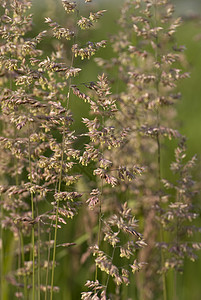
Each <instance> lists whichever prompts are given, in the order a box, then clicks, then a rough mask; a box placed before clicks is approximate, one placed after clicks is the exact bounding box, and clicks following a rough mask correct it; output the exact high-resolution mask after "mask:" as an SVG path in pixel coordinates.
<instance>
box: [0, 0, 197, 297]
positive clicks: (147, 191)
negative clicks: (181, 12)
mask: <svg viewBox="0 0 201 300" xmlns="http://www.w3.org/2000/svg"><path fill="white" fill-rule="evenodd" d="M90 2H92V3H90ZM0 4H1V27H0V34H1V56H0V61H1V138H0V142H1V143H0V145H1V202H0V203H1V215H0V217H1V237H0V238H1V247H0V250H1V273H0V276H1V298H2V299H5V300H6V299H10V298H11V297H14V295H15V297H16V298H21V299H38V300H39V299H55V298H56V297H60V295H64V299H67V298H69V299H70V297H71V296H70V293H69V291H68V290H67V289H66V290H65V292H62V291H59V290H60V289H65V285H61V286H60V281H61V278H59V273H60V271H61V270H62V268H63V267H64V266H63V265H62V263H61V261H62V260H61V259H62V257H64V258H66V257H67V256H69V257H70V259H69V260H68V261H67V259H66V261H67V264H66V266H65V271H62V272H63V273H62V274H66V278H62V280H63V281H67V280H69V281H70V280H71V278H72V276H73V275H74V274H76V276H79V275H78V274H80V278H79V284H80V282H82V287H79V290H82V291H83V292H82V293H81V295H80V296H79V297H81V299H129V298H132V299H134V294H135V298H136V299H161V291H162V292H163V299H164V300H167V299H172V296H171V295H170V292H169V291H168V288H167V287H168V285H167V282H168V280H169V278H171V280H172V281H173V282H174V284H173V286H174V288H173V290H174V291H173V295H174V299H177V290H178V288H177V281H178V280H177V276H178V275H177V274H178V273H182V271H183V264H184V260H185V259H186V258H190V259H191V260H193V261H194V260H195V259H196V254H195V251H196V250H200V246H201V245H200V243H197V242H196V240H195V239H194V233H196V232H198V231H199V228H197V227H196V223H195V222H194V220H195V219H196V218H197V217H198V208H197V205H196V201H195V200H194V199H196V197H195V196H196V188H195V182H194V180H193V179H192V176H191V169H192V168H193V167H194V165H195V164H196V157H195V156H194V157H193V158H191V159H189V160H187V159H186V138H185V137H184V136H183V135H181V134H180V133H179V131H178V130H177V129H176V126H177V124H176V122H175V120H174V116H175V104H176V102H177V101H178V99H180V97H181V96H180V93H178V92H177V91H176V88H177V82H179V81H180V80H183V79H185V78H188V77H189V74H188V73H187V72H184V71H183V65H182V64H183V61H184V54H183V50H184V48H183V47H180V46H178V45H177V43H176V40H175V31H176V29H177V27H178V26H179V25H180V23H181V20H180V18H176V19H175V18H174V14H173V13H174V7H173V6H172V5H171V4H170V3H169V2H168V1H166V0H163V1H162V0H153V1H145V0H143V1H134V0H132V1H131V0H130V1H125V3H124V5H123V6H122V11H121V17H120V19H119V26H120V31H119V32H118V35H117V36H114V37H112V38H111V40H110V43H111V46H112V47H113V51H114V57H113V58H111V59H108V60H104V59H102V58H96V62H97V63H98V65H99V66H101V68H102V69H103V71H104V73H102V74H101V75H98V76H97V78H94V79H93V80H92V81H90V82H86V81H84V82H81V83H78V82H77V81H75V79H74V77H75V76H79V74H80V73H81V74H85V73H86V76H88V74H87V64H83V63H81V61H82V60H84V61H85V60H86V61H88V59H91V57H93V56H94V55H95V54H96V53H97V52H98V50H99V49H101V48H105V46H106V44H107V42H106V40H101V41H97V40H96V39H95V37H96V35H95V34H93V41H88V42H86V44H83V38H82V35H83V37H87V35H86V33H87V32H88V31H89V30H91V29H92V28H94V30H96V24H97V22H98V21H99V19H100V18H102V17H103V18H104V14H105V13H106V10H104V9H103V10H100V11H95V12H94V6H93V1H85V5H86V7H87V8H89V9H93V12H88V11H87V9H85V8H83V7H82V6H81V5H80V4H79V3H76V2H70V1H66V0H62V1H61V4H62V6H63V10H64V12H65V13H66V20H67V21H66V24H60V23H59V22H60V20H59V18H58V16H55V19H54V20H53V18H54V16H51V18H50V17H49V16H46V17H45V22H44V23H45V25H44V26H46V30H44V31H42V32H40V33H38V34H37V35H36V36H33V35H34V34H33V30H34V28H33V23H32V15H31V14H30V9H31V3H30V2H29V1H27V0H15V1H1V2H0ZM84 15H85V16H84ZM56 17H57V18H56ZM56 19H57V20H58V21H57V20H56ZM46 41H47V42H48V43H49V44H48V45H49V47H44V45H45V43H46ZM41 45H42V46H41ZM40 48H43V51H42V50H41V49H40ZM49 48H50V49H51V50H50V49H49ZM81 68H82V69H81ZM115 74H117V76H116V75H115ZM83 76H84V75H83ZM113 91H118V93H117V92H116V93H114V92H113ZM75 97H76V98H75ZM75 99H77V101H78V99H79V101H84V105H85V106H86V110H87V111H88V112H87V115H84V114H82V127H81V128H78V130H77V129H76V130H74V128H76V124H74V122H75V121H74V118H73V115H72V113H71V111H70V107H71V102H72V101H74V100H75ZM82 105H83V104H82ZM78 109H79V108H78ZM172 139H173V140H175V142H174V144H175V145H176V146H175V151H174V153H175V159H174V161H173V162H172V164H171V166H170V170H171V172H173V173H174V176H172V181H170V180H167V179H166V178H164V175H163V172H162V163H163V161H164V160H165V157H164V153H165V151H164V145H165V144H166V143H167V142H168V140H172ZM71 220H73V221H71ZM138 220H139V221H138ZM66 227H68V228H69V230H72V234H71V235H70V234H69V235H68V237H70V236H71V238H70V240H66V237H65V235H64V233H65V228H66ZM85 231H86V232H85ZM78 235H79V237H77V236H78ZM85 273H86V274H85ZM86 278H87V279H86ZM84 280H87V281H86V282H84ZM77 281H78V279H77ZM84 284H85V287H84ZM9 287H12V288H9ZM56 293H60V294H58V295H59V296H58V295H57V294H56ZM65 297H67V298H65ZM77 297H78V296H77V295H76V294H74V296H72V298H73V299H76V298H77Z"/></svg>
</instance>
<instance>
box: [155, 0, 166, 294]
mask: <svg viewBox="0 0 201 300" xmlns="http://www.w3.org/2000/svg"><path fill="white" fill-rule="evenodd" d="M154 21H155V27H157V0H155V2H154ZM155 59H156V62H158V61H159V54H158V35H157V36H156V49H155ZM156 73H157V74H156V75H157V79H156V96H157V97H158V96H159V82H160V78H161V70H158V69H157V71H156ZM156 117H157V127H158V129H159V128H160V112H159V108H158V109H157V111H156ZM156 139H157V152H158V153H157V160H158V192H159V202H161V195H160V188H161V179H162V178H161V143H160V132H159V131H158V133H157V136H156ZM160 241H161V242H163V241H164V232H163V227H162V225H160ZM160 252H161V268H162V267H163V266H164V263H165V257H164V253H163V249H161V251H160ZM162 282H163V300H167V288H166V274H165V272H163V271H162Z"/></svg>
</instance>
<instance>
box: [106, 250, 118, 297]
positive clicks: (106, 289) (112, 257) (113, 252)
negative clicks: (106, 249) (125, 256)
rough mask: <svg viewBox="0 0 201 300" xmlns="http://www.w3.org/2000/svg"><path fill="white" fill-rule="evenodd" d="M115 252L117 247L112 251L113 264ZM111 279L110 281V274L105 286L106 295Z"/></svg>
mask: <svg viewBox="0 0 201 300" xmlns="http://www.w3.org/2000/svg"><path fill="white" fill-rule="evenodd" d="M115 250H116V246H115V247H114V248H113V250H112V257H111V262H113V258H114V253H115ZM109 279H110V274H108V276H107V281H106V284H105V293H106V292H107V288H108V283H109Z"/></svg>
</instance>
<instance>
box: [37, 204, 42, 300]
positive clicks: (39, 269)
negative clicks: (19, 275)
mask: <svg viewBox="0 0 201 300" xmlns="http://www.w3.org/2000/svg"><path fill="white" fill-rule="evenodd" d="M37 215H38V207H37ZM40 272H41V268H40V221H38V300H40Z"/></svg>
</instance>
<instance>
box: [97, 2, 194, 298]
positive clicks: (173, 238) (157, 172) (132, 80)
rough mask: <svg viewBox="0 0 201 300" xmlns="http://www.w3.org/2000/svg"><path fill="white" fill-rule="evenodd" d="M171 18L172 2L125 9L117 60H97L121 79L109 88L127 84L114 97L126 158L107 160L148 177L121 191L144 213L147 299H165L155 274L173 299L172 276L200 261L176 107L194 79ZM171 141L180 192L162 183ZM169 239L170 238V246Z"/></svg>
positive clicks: (116, 155)
mask: <svg viewBox="0 0 201 300" xmlns="http://www.w3.org/2000/svg"><path fill="white" fill-rule="evenodd" d="M173 14H174V6H173V5H172V4H171V3H170V2H169V1H160V0H156V1H132V0H128V1H125V4H124V6H123V8H122V11H121V17H120V19H119V24H120V26H121V29H120V32H119V33H118V35H116V36H114V37H113V40H112V42H113V49H114V52H115V58H113V59H112V60H110V61H107V60H102V59H101V58H98V59H96V62H97V63H98V65H99V66H100V67H102V68H103V69H104V70H105V72H107V73H108V74H110V70H111V69H113V68H118V75H119V78H118V79H116V80H115V79H114V78H112V79H111V81H113V82H120V81H121V82H123V83H124V85H123V87H122V91H121V92H120V93H119V94H118V95H116V98H117V99H118V108H119V111H118V112H117V114H116V115H117V118H116V120H117V121H116V128H118V127H120V128H122V127H126V128H128V129H129V130H128V131H127V137H126V142H125V143H122V145H120V151H119V149H118V151H113V152H112V159H111V157H110V158H109V159H110V160H112V161H113V162H114V166H115V162H116V163H117V162H118V164H122V165H125V166H126V168H132V165H133V162H137V163H138V164H139V165H140V166H143V169H144V172H142V175H141V176H140V177H138V178H136V180H134V181H131V182H125V185H124V186H123V185H122V193H124V192H125V191H126V193H127V194H128V197H129V200H130V201H129V202H130V203H133V206H134V205H135V207H136V212H137V211H138V214H136V216H139V217H140V216H141V214H142V213H143V219H144V237H145V240H146V243H147V244H148V246H147V247H145V248H144V249H143V250H141V251H140V253H139V257H140V259H141V260H142V261H146V262H147V263H148V264H147V265H146V266H145V267H144V274H143V275H141V276H139V280H138V284H139V285H138V288H139V290H140V294H141V297H142V298H143V299H144V298H145V299H159V298H160V297H161V295H160V288H159V285H158V279H157V275H156V274H157V273H161V286H162V288H163V299H167V298H166V297H167V293H166V272H167V270H168V269H170V268H173V269H175V270H179V271H181V270H182V265H183V263H184V257H189V258H190V259H191V260H194V259H195V257H196V256H195V254H194V251H193V249H192V247H191V246H190V245H191V243H192V241H191V242H189V240H188V236H189V234H188V233H187V230H186V231H185V230H184V228H185V225H184V220H186V221H187V220H188V221H189V224H188V225H187V224H186V227H187V228H189V233H190V234H191V235H192V234H193V232H197V231H198V230H199V229H198V228H197V229H196V227H195V225H194V224H193V226H191V224H190V223H191V222H192V221H193V220H194V219H195V218H196V217H197V216H198V215H197V214H196V213H195V212H196V210H197V209H196V205H195V203H194V202H193V197H194V196H195V194H196V192H195V191H193V185H194V182H193V180H192V178H191V175H190V168H189V167H188V168H187V167H184V165H185V163H183V162H181V161H182V159H184V157H185V155H186V154H185V152H186V146H185V137H183V136H182V135H181V134H180V133H179V131H178V130H177V129H175V126H177V124H176V123H175V120H174V116H175V108H174V106H173V105H174V104H175V103H176V102H177V100H178V99H180V98H181V94H180V93H178V92H176V91H175V87H177V82H178V81H179V80H181V79H184V78H187V77H189V74H188V72H183V71H182V70H181V69H182V61H183V55H184V54H183V50H184V48H183V47H178V46H177V44H176V41H175V38H173V37H174V34H175V31H176V29H177V27H178V26H180V24H181V19H180V18H176V19H175V18H174V15H173ZM133 32H135V33H134V34H133ZM179 65H180V66H181V69H179V67H178V66H179ZM112 74H113V76H114V73H112ZM108 77H109V75H108ZM109 78H110V77H109ZM166 138H168V139H170V140H171V139H175V140H176V141H177V142H178V145H179V146H178V148H177V149H176V163H172V165H171V167H170V168H171V170H172V171H174V172H176V173H177V176H179V177H180V179H179V180H178V181H177V183H176V184H171V183H169V182H168V181H165V180H164V179H163V174H162V167H161V162H162V161H163V159H164V157H163V155H164V154H163V153H164V150H163V142H164V139H166ZM179 153H181V154H180V155H179ZM194 161H195V159H194V158H193V159H192V160H190V163H189V166H192V165H193V163H194ZM187 164H188V163H187ZM183 168H184V169H185V173H184V172H183ZM162 181H163V182H164V184H165V186H166V188H170V189H171V195H167V193H166V191H165V190H164V188H163V185H162ZM173 190H174V192H172V191H173ZM172 193H173V195H172ZM119 194H120V193H119ZM120 195H121V194H120ZM187 195H188V196H187ZM132 199H133V200H132ZM173 199H174V200H173ZM178 199H180V200H178ZM187 199H188V200H187ZM192 204H193V205H192ZM176 224H177V226H178V228H177V227H176ZM190 228H191V229H190ZM180 230H181V232H180ZM166 231H167V232H168V233H169V235H168V238H167V239H164V232H166ZM157 232H160V235H159V234H157ZM169 240H170V243H169V242H168V241H169ZM184 241H186V242H184ZM188 242H189V244H188ZM180 243H181V245H180ZM184 244H185V245H184ZM196 244H197V246H195V247H194V246H193V247H194V249H195V248H196V249H199V243H196ZM179 245H180V246H179ZM187 245H188V246H187ZM157 248H159V251H160V255H159V253H158V250H157ZM185 251H186V255H185V254H184V252H185ZM160 257H161V258H160ZM159 260H160V261H159ZM159 264H160V265H161V268H160V267H159ZM150 266H151V267H150ZM159 269H160V272H158V271H159Z"/></svg>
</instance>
